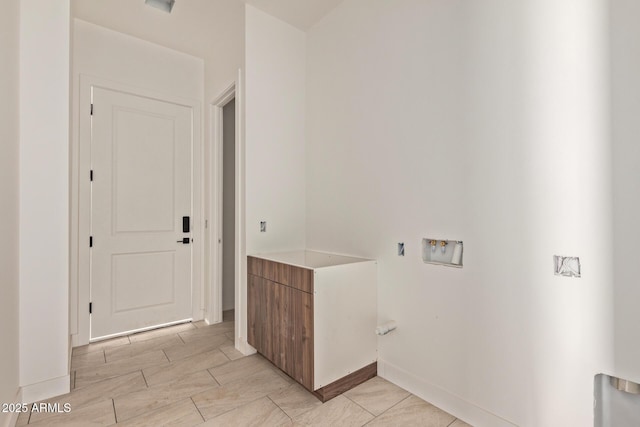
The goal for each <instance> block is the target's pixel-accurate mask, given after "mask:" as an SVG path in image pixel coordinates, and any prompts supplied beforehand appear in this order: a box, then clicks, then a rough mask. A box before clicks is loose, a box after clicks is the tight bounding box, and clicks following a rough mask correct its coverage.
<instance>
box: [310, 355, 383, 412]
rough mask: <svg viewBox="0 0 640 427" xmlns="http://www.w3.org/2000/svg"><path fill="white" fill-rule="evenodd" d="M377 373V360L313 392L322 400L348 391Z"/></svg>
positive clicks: (324, 400)
mask: <svg viewBox="0 0 640 427" xmlns="http://www.w3.org/2000/svg"><path fill="white" fill-rule="evenodd" d="M377 374H378V362H373V363H372V364H370V365H367V366H365V367H364V368H362V369H358V370H357V371H355V372H352V373H351V374H349V375H347V376H345V377H342V378H340V379H339V380H337V381H334V382H332V383H331V384H329V385H326V386H324V387H322V388H320V389H318V390H316V391H314V392H313V394H314V395H315V396H316V397H317V398H318V399H320V400H321V401H322V402H326V401H327V400H330V399H333V398H334V397H336V396H338V395H340V394H342V393H344V392H345V391H349V390H351V389H352V388H354V387H355V386H357V385H360V384H362V383H363V382H365V381H367V380H370V379H371V378H373V377H375V376H376V375H377Z"/></svg>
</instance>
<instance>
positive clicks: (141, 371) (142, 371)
mask: <svg viewBox="0 0 640 427" xmlns="http://www.w3.org/2000/svg"><path fill="white" fill-rule="evenodd" d="M140 373H141V374H142V379H143V380H144V385H146V386H147V389H149V383H148V382H147V377H145V376H144V370H143V369H140Z"/></svg>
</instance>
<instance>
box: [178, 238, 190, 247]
mask: <svg viewBox="0 0 640 427" xmlns="http://www.w3.org/2000/svg"><path fill="white" fill-rule="evenodd" d="M178 243H182V244H183V245H188V244H189V243H191V239H190V238H188V237H185V238H184V239H182V240H178Z"/></svg>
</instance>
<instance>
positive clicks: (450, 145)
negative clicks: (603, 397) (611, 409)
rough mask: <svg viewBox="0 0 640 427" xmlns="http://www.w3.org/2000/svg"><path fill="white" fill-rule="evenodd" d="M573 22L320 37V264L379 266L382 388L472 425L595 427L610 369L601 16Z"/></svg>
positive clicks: (316, 211) (313, 186)
mask: <svg viewBox="0 0 640 427" xmlns="http://www.w3.org/2000/svg"><path fill="white" fill-rule="evenodd" d="M561 3H562V4H559V3H558V2H553V1H539V0H531V1H529V2H512V1H508V0H488V1H485V2H482V3H481V4H475V3H474V2H465V1H450V0H446V1H445V0H441V1H430V2H424V1H412V0H401V1H391V0H379V1H373V2H372V1H369V0H347V1H345V2H344V3H343V4H341V5H340V6H338V8H336V9H335V10H334V11H333V12H332V13H331V14H330V15H329V16H328V17H327V18H325V19H324V20H323V21H321V22H320V23H319V24H318V25H316V26H315V27H313V28H312V29H311V30H310V32H309V34H308V45H307V49H308V50H307V54H308V65H307V70H308V74H307V153H306V158H307V183H308V185H307V193H306V194H307V211H306V212H307V247H309V248H312V249H318V250H328V251H337V252H342V253H346V254H354V255H363V256H368V257H372V258H376V259H378V261H379V263H378V268H379V277H378V280H379V281H378V296H379V297H378V301H379V303H378V304H379V317H380V320H381V321H383V320H386V319H395V320H396V321H397V322H398V329H397V330H396V331H395V332H394V333H392V334H390V335H388V336H385V337H382V338H380V341H379V366H380V373H381V375H383V376H385V377H387V378H389V379H391V380H392V381H394V382H397V383H398V384H400V385H402V386H404V387H406V388H408V389H409V390H411V391H414V392H416V393H418V394H419V395H421V396H423V397H425V398H427V400H430V401H432V402H433V403H434V404H436V405H438V406H440V407H442V408H443V409H445V410H448V411H450V412H452V413H453V414H454V415H456V416H458V417H461V418H463V419H465V420H467V421H468V422H470V423H471V424H473V425H510V424H516V425H521V426H540V425H544V426H555V425H558V426H559V425H592V424H593V378H594V375H595V374H596V373H598V372H599V371H602V370H608V369H610V368H611V354H610V353H609V350H610V348H611V345H612V342H611V341H610V340H609V337H608V334H609V335H610V332H611V330H612V329H611V328H612V324H611V322H612V313H611V298H612V297H611V291H610V289H611V259H610V256H611V255H610V253H604V254H603V253H602V252H601V251H600V248H599V247H598V245H594V244H593V242H594V241H595V242H605V244H606V242H608V241H609V242H610V240H608V239H609V237H608V236H610V224H611V216H610V209H609V206H610V204H609V202H610V198H609V197H610V194H609V193H608V190H607V188H608V185H609V182H610V179H609V173H610V167H609V157H610V156H609V153H608V147H609V140H608V139H607V132H608V129H607V120H608V111H607V109H606V106H607V93H606V87H607V81H608V76H607V74H606V69H604V68H603V66H604V65H606V57H607V50H606V35H607V27H606V22H604V20H605V19H606V13H605V10H604V9H603V6H604V1H595V0H594V1H587V2H584V1H582V0H571V1H566V2H561ZM248 71H249V68H248ZM250 225H251V223H249V226H250ZM423 237H434V238H446V239H459V240H463V241H464V249H465V254H464V268H463V269H461V270H458V269H451V268H446V267H440V266H433V265H426V264H423V263H422V261H421V254H420V241H421V239H422V238H423ZM397 242H404V243H405V245H406V256H405V257H404V258H401V257H397V256H396V243H397ZM554 254H560V255H576V256H580V257H581V261H582V263H583V269H584V271H583V277H582V278H581V279H568V278H559V277H555V276H554V275H553V269H552V265H553V264H552V256H553V255H554Z"/></svg>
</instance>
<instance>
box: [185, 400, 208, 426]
mask: <svg viewBox="0 0 640 427" xmlns="http://www.w3.org/2000/svg"><path fill="white" fill-rule="evenodd" d="M189 400H191V403H193V406H195V407H196V411H198V414H200V418H202V422H203V423H206V422H207V419H206V418H205V417H204V415H202V412H200V408H198V405H196V402H195V401H194V400H193V396H189ZM201 424H202V423H201Z"/></svg>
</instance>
